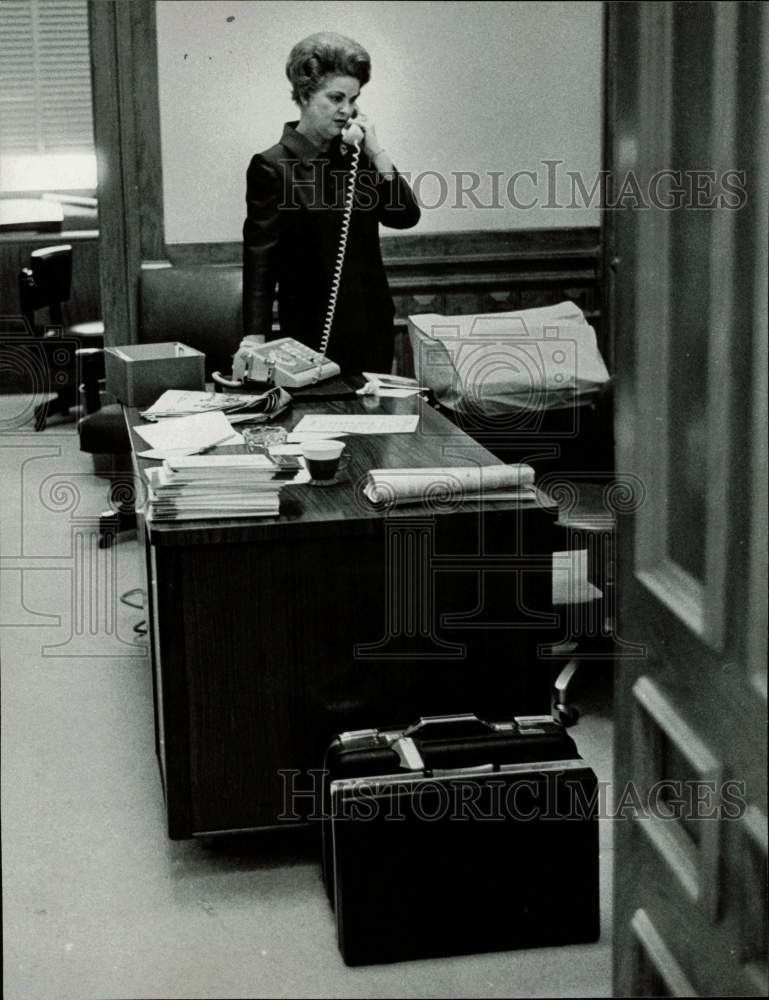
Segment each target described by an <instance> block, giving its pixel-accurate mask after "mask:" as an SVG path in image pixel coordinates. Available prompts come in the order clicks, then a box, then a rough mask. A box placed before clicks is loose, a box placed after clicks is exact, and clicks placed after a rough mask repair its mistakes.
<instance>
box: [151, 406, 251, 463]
mask: <svg viewBox="0 0 769 1000" xmlns="http://www.w3.org/2000/svg"><path fill="white" fill-rule="evenodd" d="M134 430H135V431H136V433H137V434H138V435H139V436H140V437H142V438H144V440H145V441H146V442H147V444H148V445H150V448H151V451H150V452H146V451H145V452H139V455H140V457H141V458H167V457H171V456H177V455H194V454H197V453H198V452H201V451H205V450H207V449H208V448H213V447H215V446H216V445H220V444H221V445H223V444H227V445H230V444H242V443H243V435H242V434H239V433H238V432H237V431H234V430H233V429H232V425H231V424H230V422H229V420H228V419H227V418H226V417H225V415H224V414H223V413H221V412H219V411H213V412H208V413H195V414H193V415H192V416H189V417H168V418H166V419H165V420H163V421H162V423H157V424H149V425H148V424H139V425H138V426H136V427H134Z"/></svg>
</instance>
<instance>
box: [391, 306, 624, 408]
mask: <svg viewBox="0 0 769 1000" xmlns="http://www.w3.org/2000/svg"><path fill="white" fill-rule="evenodd" d="M409 336H410V338H411V348H412V352H413V355H414V367H415V370H416V375H417V379H418V381H419V384H420V385H426V386H429V387H430V389H432V391H433V392H434V394H435V396H436V398H437V399H438V400H439V402H441V403H443V405H444V406H447V407H449V408H450V409H452V410H455V411H465V412H472V411H475V412H476V413H478V414H481V415H486V416H491V415H498V414H503V413H506V412H509V411H510V410H521V409H523V410H536V411H541V410H549V409H555V408H560V407H564V406H569V405H573V404H574V403H575V401H576V402H584V401H586V400H588V399H591V398H594V397H595V395H596V394H597V393H598V392H600V390H601V389H602V388H603V386H605V385H606V383H607V382H608V381H609V373H608V371H607V370H606V365H605V364H604V361H603V358H602V357H601V354H600V351H599V350H598V344H597V341H596V335H595V330H594V329H593V327H592V326H590V324H589V323H588V322H587V321H586V320H585V317H584V314H583V313H582V310H581V309H579V307H578V306H576V305H574V303H573V302H561V303H559V304H558V305H555V306H547V307H545V308H541V309H528V310H522V311H520V312H508V313H477V314H473V315H468V316H441V315H439V314H437V313H424V314H421V315H418V316H409Z"/></svg>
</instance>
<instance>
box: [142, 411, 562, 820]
mask: <svg viewBox="0 0 769 1000" xmlns="http://www.w3.org/2000/svg"><path fill="white" fill-rule="evenodd" d="M365 405H366V404H364V402H363V401H358V400H356V401H349V402H348V401H345V402H334V403H303V404H297V403H295V404H294V406H293V407H292V409H291V411H290V412H289V413H287V414H284V415H283V416H282V417H281V418H279V420H278V421H277V422H279V423H280V424H281V425H283V426H286V427H288V428H291V427H293V426H294V425H295V423H296V422H297V421H298V420H299V419H300V418H301V416H303V415H304V414H305V413H307V412H319V411H320V412H329V411H333V412H366V410H365ZM380 406H381V410H380V411H379V412H382V411H384V412H416V409H415V408H416V407H420V427H419V430H418V431H417V432H416V433H414V434H393V435H382V436H359V437H350V438H347V439H346V442H347V450H348V451H349V453H350V464H349V466H348V468H349V477H350V482H349V484H346V483H343V484H340V485H337V486H332V487H327V488H315V487H311V486H308V485H305V486H294V487H288V488H285V489H284V491H283V494H282V499H281V516H280V517H279V518H266V519H254V520H248V521H228V520H224V519H223V520H221V521H208V522H203V521H200V522H184V523H181V524H178V525H167V524H164V525H152V524H149V525H145V530H144V537H145V543H146V552H147V567H148V577H149V582H150V585H149V587H148V591H149V595H150V608H149V616H150V621H151V635H152V665H153V676H154V685H155V712H156V739H157V753H158V757H159V760H160V765H161V773H162V776H163V783H164V789H165V796H166V806H167V815H168V832H169V836H171V837H173V838H181V837H188V836H192V835H198V834H201V835H202V834H206V835H210V834H214V833H219V832H226V831H235V830H246V829H255V828H262V827H268V826H273V825H281V824H284V823H287V822H298V821H300V820H301V819H302V818H303V817H305V815H306V813H307V812H308V811H311V809H310V805H311V802H310V799H309V797H306V798H305V799H304V800H303V801H301V802H297V803H296V804H295V806H294V807H292V806H291V804H288V805H285V804H284V797H285V790H286V788H287V787H291V783H292V782H293V787H295V788H296V789H302V790H307V789H309V788H310V787H311V786H312V782H313V780H314V779H313V777H312V775H308V774H307V771H308V769H312V768H314V769H319V768H321V767H322V763H323V752H324V749H325V747H326V745H327V744H328V741H329V738H330V737H331V736H332V735H333V734H334V733H335V732H338V731H340V730H345V729H350V728H359V727H365V726H378V725H392V724H397V723H401V722H406V723H408V722H411V721H414V719H415V718H416V717H417V716H418V715H419V714H420V713H421V714H439V713H442V712H466V711H476V712H477V713H479V714H481V715H486V716H487V717H493V718H509V717H510V716H511V715H514V714H522V713H527V712H549V711H550V685H549V672H548V668H547V666H546V665H543V666H540V667H537V665H536V644H537V643H538V642H542V641H545V639H546V638H547V635H546V634H545V635H544V636H543V629H545V626H546V625H547V623H548V622H549V621H551V620H552V619H551V618H549V617H548V615H547V611H548V609H549V608H550V588H551V565H550V560H551V555H552V549H553V524H554V521H555V518H556V516H557V509H556V508H555V507H553V506H551V505H549V504H548V503H547V502H546V500H545V499H544V498H539V499H538V500H537V501H529V502H526V503H520V502H512V501H494V502H484V504H483V505H481V504H480V503H477V502H472V503H471V502H466V503H461V504H457V503H454V504H451V505H448V506H446V505H444V506H443V508H442V509H430V508H428V507H426V506H424V505H409V506H400V507H398V508H396V509H393V510H390V511H379V510H376V509H375V508H374V507H373V506H372V505H371V504H370V503H369V501H368V500H366V499H365V497H363V496H362V493H361V490H360V487H361V485H362V482H363V478H364V476H365V474H366V472H367V470H368V469H370V468H383V467H403V466H417V467H418V466H438V465H447V466H451V465H468V464H473V463H476V462H477V463H484V464H498V462H497V459H495V458H493V456H492V455H490V453H488V452H486V451H485V450H484V449H482V448H480V447H479V446H478V445H477V444H475V443H474V442H473V441H472V440H471V439H470V438H469V437H467V436H466V435H465V434H464V433H462V432H461V431H458V430H457V428H456V427H454V426H453V425H452V424H451V423H450V422H449V421H447V420H446V419H445V418H444V417H442V416H441V415H440V414H438V413H437V412H436V411H435V410H433V409H432V408H430V407H429V406H427V405H426V404H424V403H422V402H421V401H415V400H383V401H382V402H381V404H380ZM127 420H128V424H129V427H130V426H132V425H133V424H136V423H138V422H139V417H138V413H137V411H135V410H128V411H127ZM134 444H135V447H136V446H138V448H139V450H143V449H144V448H145V447H146V445H144V443H143V442H142V441H141V439H139V438H137V437H134ZM136 464H137V469H138V470H139V472H140V473H141V472H142V470H143V469H144V468H145V467H146V465H147V464H148V463H147V462H146V461H144V460H137V461H136ZM550 637H551V638H552V634H551V636H550ZM286 769H288V770H289V771H292V772H293V774H281V773H280V772H281V771H285V770H286ZM297 772H300V773H297ZM315 780H317V776H316V779H315Z"/></svg>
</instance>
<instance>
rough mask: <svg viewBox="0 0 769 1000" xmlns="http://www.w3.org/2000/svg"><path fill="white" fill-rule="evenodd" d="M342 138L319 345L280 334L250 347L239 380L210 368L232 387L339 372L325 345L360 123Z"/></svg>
mask: <svg viewBox="0 0 769 1000" xmlns="http://www.w3.org/2000/svg"><path fill="white" fill-rule="evenodd" d="M341 139H342V150H343V152H345V153H346V152H347V148H346V147H348V146H352V150H353V152H352V162H351V164H350V174H349V177H348V178H347V191H346V192H345V202H344V214H343V216H342V229H341V232H340V234H339V249H338V250H337V255H336V263H335V265H334V276H333V278H332V281H331V291H330V293H329V299H328V307H327V309H326V319H325V321H324V323H323V335H322V337H321V341H320V348H319V349H318V350H317V351H313V350H312V348H310V347H305V345H304V344H300V343H299V341H298V340H294V339H293V338H292V337H280V338H279V339H277V340H271V341H269V343H266V344H262V345H260V346H257V347H253V348H252V349H251V351H250V359H249V364H248V368H247V370H246V372H245V374H244V376H243V381H242V382H241V381H238V380H236V379H227V378H225V377H224V376H223V375H221V374H220V373H219V372H213V374H212V376H211V377H212V378H213V380H214V381H215V382H218V383H219V384H220V385H223V386H226V387H227V388H231V389H240V388H242V387H243V385H244V383H245V382H247V381H254V382H266V383H268V384H270V385H277V386H283V387H284V388H288V389H301V388H303V387H304V386H307V385H313V384H314V383H316V382H322V381H323V380H324V379H328V378H333V377H334V376H335V375H339V373H340V368H339V365H338V364H336V363H335V362H334V361H331V359H330V358H327V357H326V348H327V347H328V341H329V337H330V336H331V327H332V325H333V322H334V313H335V312H336V300H337V295H338V294H339V285H340V284H341V281H342V267H343V265H344V257H345V251H346V249H347V236H348V233H349V230H350V220H351V218H352V205H353V197H354V195H355V178H356V176H357V173H358V160H359V159H360V144H361V143H362V142H363V139H364V134H363V129H362V128H361V127H360V125H356V124H355V120H354V119H353V118H350V119H348V121H347V124H346V125H345V127H344V128H343V129H342V135H341Z"/></svg>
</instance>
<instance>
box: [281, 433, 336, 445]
mask: <svg viewBox="0 0 769 1000" xmlns="http://www.w3.org/2000/svg"><path fill="white" fill-rule="evenodd" d="M343 437H347V431H336V432H335V433H333V434H331V433H329V432H328V431H326V432H323V431H303V432H302V433H301V434H298V433H297V432H296V431H289V433H288V434H287V435H286V443H287V444H302V443H303V442H304V441H325V440H327V439H328V438H343Z"/></svg>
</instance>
